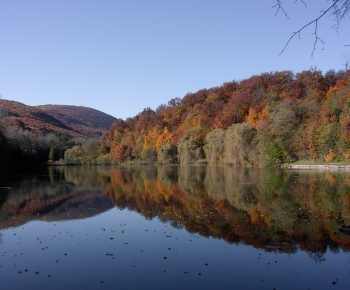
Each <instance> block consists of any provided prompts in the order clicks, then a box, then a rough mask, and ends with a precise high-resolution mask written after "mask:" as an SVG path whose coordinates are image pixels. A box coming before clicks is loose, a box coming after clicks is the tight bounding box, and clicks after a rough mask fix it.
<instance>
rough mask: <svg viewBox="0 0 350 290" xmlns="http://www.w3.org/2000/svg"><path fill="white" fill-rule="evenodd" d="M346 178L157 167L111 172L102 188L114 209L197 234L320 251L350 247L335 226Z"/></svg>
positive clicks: (344, 217)
mask: <svg viewBox="0 0 350 290" xmlns="http://www.w3.org/2000/svg"><path fill="white" fill-rule="evenodd" d="M148 176H151V178H148ZM349 183H350V177H349V176H348V175H347V174H346V173H333V172H332V173H322V172H311V171H308V172H300V171H298V172H295V171H282V170H275V169H241V168H239V169H236V168H225V167H159V168H147V169H146V168H141V169H140V168H139V169H135V168H134V169H130V170H128V171H115V172H113V173H111V183H110V184H109V185H108V189H107V192H108V195H109V196H110V198H111V199H112V200H113V202H114V204H116V205H117V206H118V207H120V208H125V207H127V208H129V209H131V210H136V211H137V212H139V213H141V214H143V215H144V216H145V217H147V218H152V217H155V216H159V217H160V219H162V220H166V221H169V220H170V221H171V223H172V224H173V225H174V226H176V227H185V228H186V229H187V230H188V231H190V232H198V233H199V234H201V235H203V236H213V237H216V238H222V239H225V240H226V241H227V242H230V243H238V242H244V243H246V244H249V245H254V246H255V247H259V248H265V249H266V250H272V251H275V250H278V251H282V252H293V251H295V249H296V248H295V246H293V245H299V246H300V248H301V249H303V250H306V251H309V252H318V253H323V252H325V251H326V249H327V248H330V249H332V250H337V248H338V247H339V246H340V247H342V248H343V249H350V237H349V236H347V235H344V234H342V233H340V232H339V230H338V229H339V227H340V226H341V225H342V224H343V223H345V224H350V219H349V211H350V203H349V198H350V191H349V189H348V188H349V187H348V184H349ZM315 257H316V256H315Z"/></svg>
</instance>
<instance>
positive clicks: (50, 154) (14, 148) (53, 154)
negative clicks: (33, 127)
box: [0, 122, 112, 164]
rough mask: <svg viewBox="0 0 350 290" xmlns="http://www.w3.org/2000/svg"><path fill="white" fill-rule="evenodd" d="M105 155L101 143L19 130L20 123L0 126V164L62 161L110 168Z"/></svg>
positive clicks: (93, 140)
mask: <svg viewBox="0 0 350 290" xmlns="http://www.w3.org/2000/svg"><path fill="white" fill-rule="evenodd" d="M70 148H71V149H70ZM108 151H109V148H108V147H106V145H105V143H104V142H103V141H101V140H96V139H86V138H82V137H76V138H72V137H69V136H67V135H58V134H54V133H41V134H40V133H35V132H33V131H30V130H28V129H26V128H23V126H21V124H20V123H18V124H17V125H14V126H9V127H6V126H4V125H3V124H1V122H0V163H7V164H9V163H33V162H34V163H44V162H47V161H60V162H63V160H64V161H65V163H66V164H110V163H112V161H111V160H110V158H109V155H108ZM72 152H73V153H76V155H75V156H74V154H72ZM99 154H100V155H101V156H99ZM65 157H66V158H65ZM64 158H65V159H64Z"/></svg>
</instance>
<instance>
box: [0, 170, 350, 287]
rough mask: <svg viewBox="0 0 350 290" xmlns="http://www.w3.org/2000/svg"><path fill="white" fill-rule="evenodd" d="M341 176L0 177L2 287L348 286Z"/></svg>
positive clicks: (142, 173) (346, 199)
mask: <svg viewBox="0 0 350 290" xmlns="http://www.w3.org/2000/svg"><path fill="white" fill-rule="evenodd" d="M346 225H350V173H348V172H322V171H293V170H277V169H241V168H239V169H237V168H226V167H189V166H188V167H175V166H174V167H140V168H134V167H133V168H114V167H107V168H103V167H91V168H84V167H58V168H53V167H51V168H45V169H42V170H33V171H31V172H27V173H19V172H16V171H14V172H10V173H7V174H6V175H4V174H2V175H0V283H1V286H0V287H1V289H99V288H101V289H179V288H180V289H181V288H182V289H274V288H275V289H350V253H349V250H350V235H348V234H347V233H346V232H341V231H340V230H339V229H341V230H342V229H344V227H343V226H346Z"/></svg>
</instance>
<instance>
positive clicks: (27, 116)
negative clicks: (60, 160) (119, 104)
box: [0, 100, 116, 138]
mask: <svg viewBox="0 0 350 290" xmlns="http://www.w3.org/2000/svg"><path fill="white" fill-rule="evenodd" d="M0 109H1V112H0V116H1V117H2V119H3V120H2V121H3V123H4V125H5V127H10V126H13V125H16V126H20V127H22V128H24V129H29V130H31V131H34V132H36V133H45V132H51V133H57V134H65V135H68V136H71V137H87V138H97V137H100V136H102V135H103V134H104V133H105V132H107V131H108V130H109V129H110V127H111V125H112V124H113V123H114V122H115V120H116V118H115V117H113V116H111V115H109V114H106V113H104V112H102V111H99V110H96V109H94V108H89V107H85V106H74V105H57V104H46V105H39V106H29V105H26V104H23V103H21V102H17V101H13V100H0Z"/></svg>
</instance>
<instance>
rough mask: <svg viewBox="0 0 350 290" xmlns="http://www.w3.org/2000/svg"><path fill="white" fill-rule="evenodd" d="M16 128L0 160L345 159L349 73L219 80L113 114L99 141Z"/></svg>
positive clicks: (260, 162) (3, 139)
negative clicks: (132, 112) (129, 113)
mask: <svg viewBox="0 0 350 290" xmlns="http://www.w3.org/2000/svg"><path fill="white" fill-rule="evenodd" d="M22 127H23V126H22ZM22 127H21V124H20V123H19V124H17V127H15V126H12V127H10V128H8V127H7V128H4V127H3V128H2V130H1V132H2V133H1V135H0V147H1V148H0V149H1V152H2V153H1V154H0V155H1V157H0V158H2V160H4V159H5V160H13V158H14V159H16V158H24V159H25V160H29V161H30V160H31V158H32V157H33V156H36V157H37V158H38V159H40V160H47V159H48V158H49V157H50V159H57V158H58V156H59V157H60V158H61V159H62V160H63V162H64V163H65V164H87V165H88V164H115V163H118V164H120V163H129V164H141V163H142V164H149V163H156V162H159V163H164V164H169V163H171V164H173V163H175V164H176V163H180V164H229V165H239V166H280V165H281V164H283V163H286V162H295V161H298V160H306V162H309V161H313V162H326V163H331V162H333V163H334V162H349V161H350V70H346V71H338V72H335V71H333V70H330V71H328V72H326V73H322V72H321V71H319V70H317V69H311V70H308V71H303V72H301V73H297V74H294V73H292V72H291V71H282V72H271V73H263V74H260V75H255V76H252V77H251V78H248V79H245V80H241V81H232V82H227V83H224V84H223V85H221V86H220V87H214V88H210V89H203V90H199V91H198V92H196V93H188V94H187V95H185V96H184V97H183V98H182V99H180V98H176V99H172V100H170V101H169V102H168V104H167V105H165V104H163V105H160V106H159V107H158V108H157V109H156V110H152V109H150V108H146V109H144V110H143V111H142V112H141V113H139V114H138V115H136V116H135V117H131V118H127V119H126V120H122V119H117V120H116V121H115V122H114V123H113V125H112V126H111V128H110V130H109V131H108V132H107V133H106V135H105V138H104V139H103V138H101V139H99V140H94V139H84V140H81V139H82V138H68V137H67V136H66V137H64V136H62V135H57V134H56V135H55V134H51V133H45V134H44V133H42V134H37V133H34V132H31V131H30V129H28V128H25V129H23V128H22ZM53 146H55V147H53Z"/></svg>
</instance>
